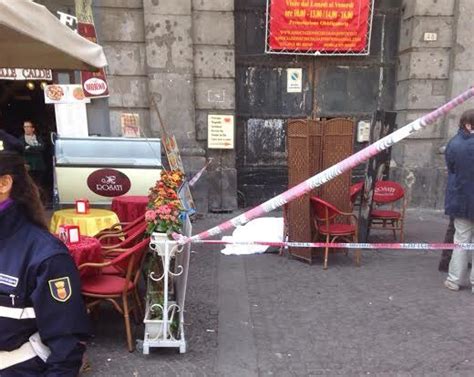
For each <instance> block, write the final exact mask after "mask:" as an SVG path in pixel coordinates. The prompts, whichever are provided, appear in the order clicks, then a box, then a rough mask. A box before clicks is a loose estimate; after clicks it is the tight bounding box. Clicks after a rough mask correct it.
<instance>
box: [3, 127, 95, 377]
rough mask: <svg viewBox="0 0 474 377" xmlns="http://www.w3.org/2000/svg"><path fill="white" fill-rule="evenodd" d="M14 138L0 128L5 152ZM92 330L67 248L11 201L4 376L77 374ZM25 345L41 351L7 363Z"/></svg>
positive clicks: (6, 218) (6, 232) (6, 219)
mask: <svg viewBox="0 0 474 377" xmlns="http://www.w3.org/2000/svg"><path fill="white" fill-rule="evenodd" d="M14 143H15V142H14V141H12V140H11V139H9V138H8V137H6V136H5V135H4V134H3V133H2V132H0V154H1V153H7V151H8V150H13V149H15V148H17V145H16V144H14ZM1 175H2V167H1V164H0V176H1ZM38 334H39V337H36V336H37V335H38ZM88 334H89V320H88V317H87V313H86V310H85V306H84V302H83V299H82V297H81V288H80V280H79V274H78V272H77V268H76V266H75V265H74V262H73V260H72V258H71V257H70V255H69V253H68V250H67V248H66V247H65V245H64V244H63V243H62V242H61V241H60V240H58V239H57V238H56V237H54V236H53V235H51V234H50V233H48V232H47V231H46V230H43V229H41V228H39V227H38V226H36V225H34V224H32V223H31V222H30V221H29V220H28V219H27V218H26V216H25V215H24V214H23V212H22V208H20V206H19V205H18V204H17V203H15V202H12V203H11V204H10V205H9V206H7V208H4V209H3V210H2V211H0V377H13V376H15V377H16V376H21V377H29V376H48V377H52V376H58V377H59V376H71V377H72V376H77V374H78V372H79V369H80V366H81V362H82V356H83V353H84V350H85V346H84V345H83V343H81V342H82V341H85V340H86V339H87V337H88ZM32 336H33V337H32ZM41 343H43V345H44V346H46V347H44V346H43V347H41V346H40V344H41ZM25 346H27V347H30V348H33V349H34V350H35V354H36V355H37V356H34V355H33V357H31V358H30V359H28V360H26V361H22V362H20V363H18V364H16V365H13V366H10V367H8V368H6V369H4V368H5V365H7V364H5V362H6V360H8V356H9V355H10V354H9V353H8V352H10V351H13V352H12V354H13V353H15V354H16V355H17V354H18V351H16V350H19V349H20V348H22V349H23V348H24V347H25ZM2 362H3V366H2Z"/></svg>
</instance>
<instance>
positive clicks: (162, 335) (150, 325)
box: [143, 301, 177, 340]
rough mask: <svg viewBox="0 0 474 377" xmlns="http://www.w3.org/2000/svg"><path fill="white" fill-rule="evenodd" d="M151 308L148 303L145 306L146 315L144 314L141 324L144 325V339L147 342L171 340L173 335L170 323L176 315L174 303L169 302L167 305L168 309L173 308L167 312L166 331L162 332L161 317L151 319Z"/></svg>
mask: <svg viewBox="0 0 474 377" xmlns="http://www.w3.org/2000/svg"><path fill="white" fill-rule="evenodd" d="M151 306H152V303H150V302H148V303H147V306H146V313H145V319H144V321H143V323H144V324H145V338H148V339H149V340H166V339H173V340H175V338H174V335H175V334H173V333H172V330H171V324H172V321H173V320H174V319H175V315H177V313H176V302H174V301H170V302H169V303H168V309H169V308H171V307H173V309H171V310H169V312H168V313H169V314H168V325H167V331H165V332H164V331H163V330H164V321H163V319H162V316H160V317H159V318H157V319H152V318H151V309H150V308H151Z"/></svg>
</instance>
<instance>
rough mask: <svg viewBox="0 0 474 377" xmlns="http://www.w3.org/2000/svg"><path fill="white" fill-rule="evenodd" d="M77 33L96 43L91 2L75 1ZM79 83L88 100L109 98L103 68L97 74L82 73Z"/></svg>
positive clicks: (90, 0)
mask: <svg viewBox="0 0 474 377" xmlns="http://www.w3.org/2000/svg"><path fill="white" fill-rule="evenodd" d="M75 2H76V17H77V32H78V34H79V35H82V36H83V37H84V38H86V39H88V40H90V41H91V42H94V43H97V34H96V31H95V25H94V17H93V15H92V0H75ZM81 82H82V87H83V89H84V94H85V96H86V97H88V98H102V97H108V96H109V85H108V83H107V76H106V74H105V70H104V69H103V68H101V69H99V70H98V71H97V72H89V71H82V72H81Z"/></svg>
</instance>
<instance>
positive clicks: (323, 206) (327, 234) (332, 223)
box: [310, 196, 360, 270]
mask: <svg viewBox="0 0 474 377" xmlns="http://www.w3.org/2000/svg"><path fill="white" fill-rule="evenodd" d="M310 201H311V206H312V208H313V216H314V226H315V228H316V231H317V232H318V234H319V235H320V236H322V237H323V238H324V239H325V242H326V243H330V242H335V241H336V240H337V239H344V240H348V241H352V242H357V240H358V227H357V216H356V215H354V214H352V213H346V212H342V211H340V210H339V209H337V208H336V207H335V206H333V205H332V204H331V203H328V202H326V201H324V200H322V199H321V198H318V197H317V196H312V197H311V198H310ZM341 217H342V218H344V217H345V218H349V219H350V221H351V223H350V224H344V223H337V222H336V218H341ZM328 254H329V246H326V248H325V250H324V265H323V268H324V269H325V270H327V268H328ZM355 261H356V264H357V266H360V250H356V251H355Z"/></svg>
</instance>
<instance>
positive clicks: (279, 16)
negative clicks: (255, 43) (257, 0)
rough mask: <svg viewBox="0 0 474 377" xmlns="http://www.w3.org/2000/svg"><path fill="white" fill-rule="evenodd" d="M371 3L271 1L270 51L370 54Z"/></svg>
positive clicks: (368, 0)
mask: <svg viewBox="0 0 474 377" xmlns="http://www.w3.org/2000/svg"><path fill="white" fill-rule="evenodd" d="M269 1H270V0H269ZM371 3H372V0H332V1H329V0H327V1H326V0H271V1H270V10H269V11H270V17H269V21H270V26H269V31H270V34H269V41H268V43H269V46H270V49H271V50H272V51H281V50H293V51H305V52H316V51H321V52H352V53H363V52H368V51H367V44H368V31H369V30H368V29H369V16H370V9H371Z"/></svg>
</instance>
